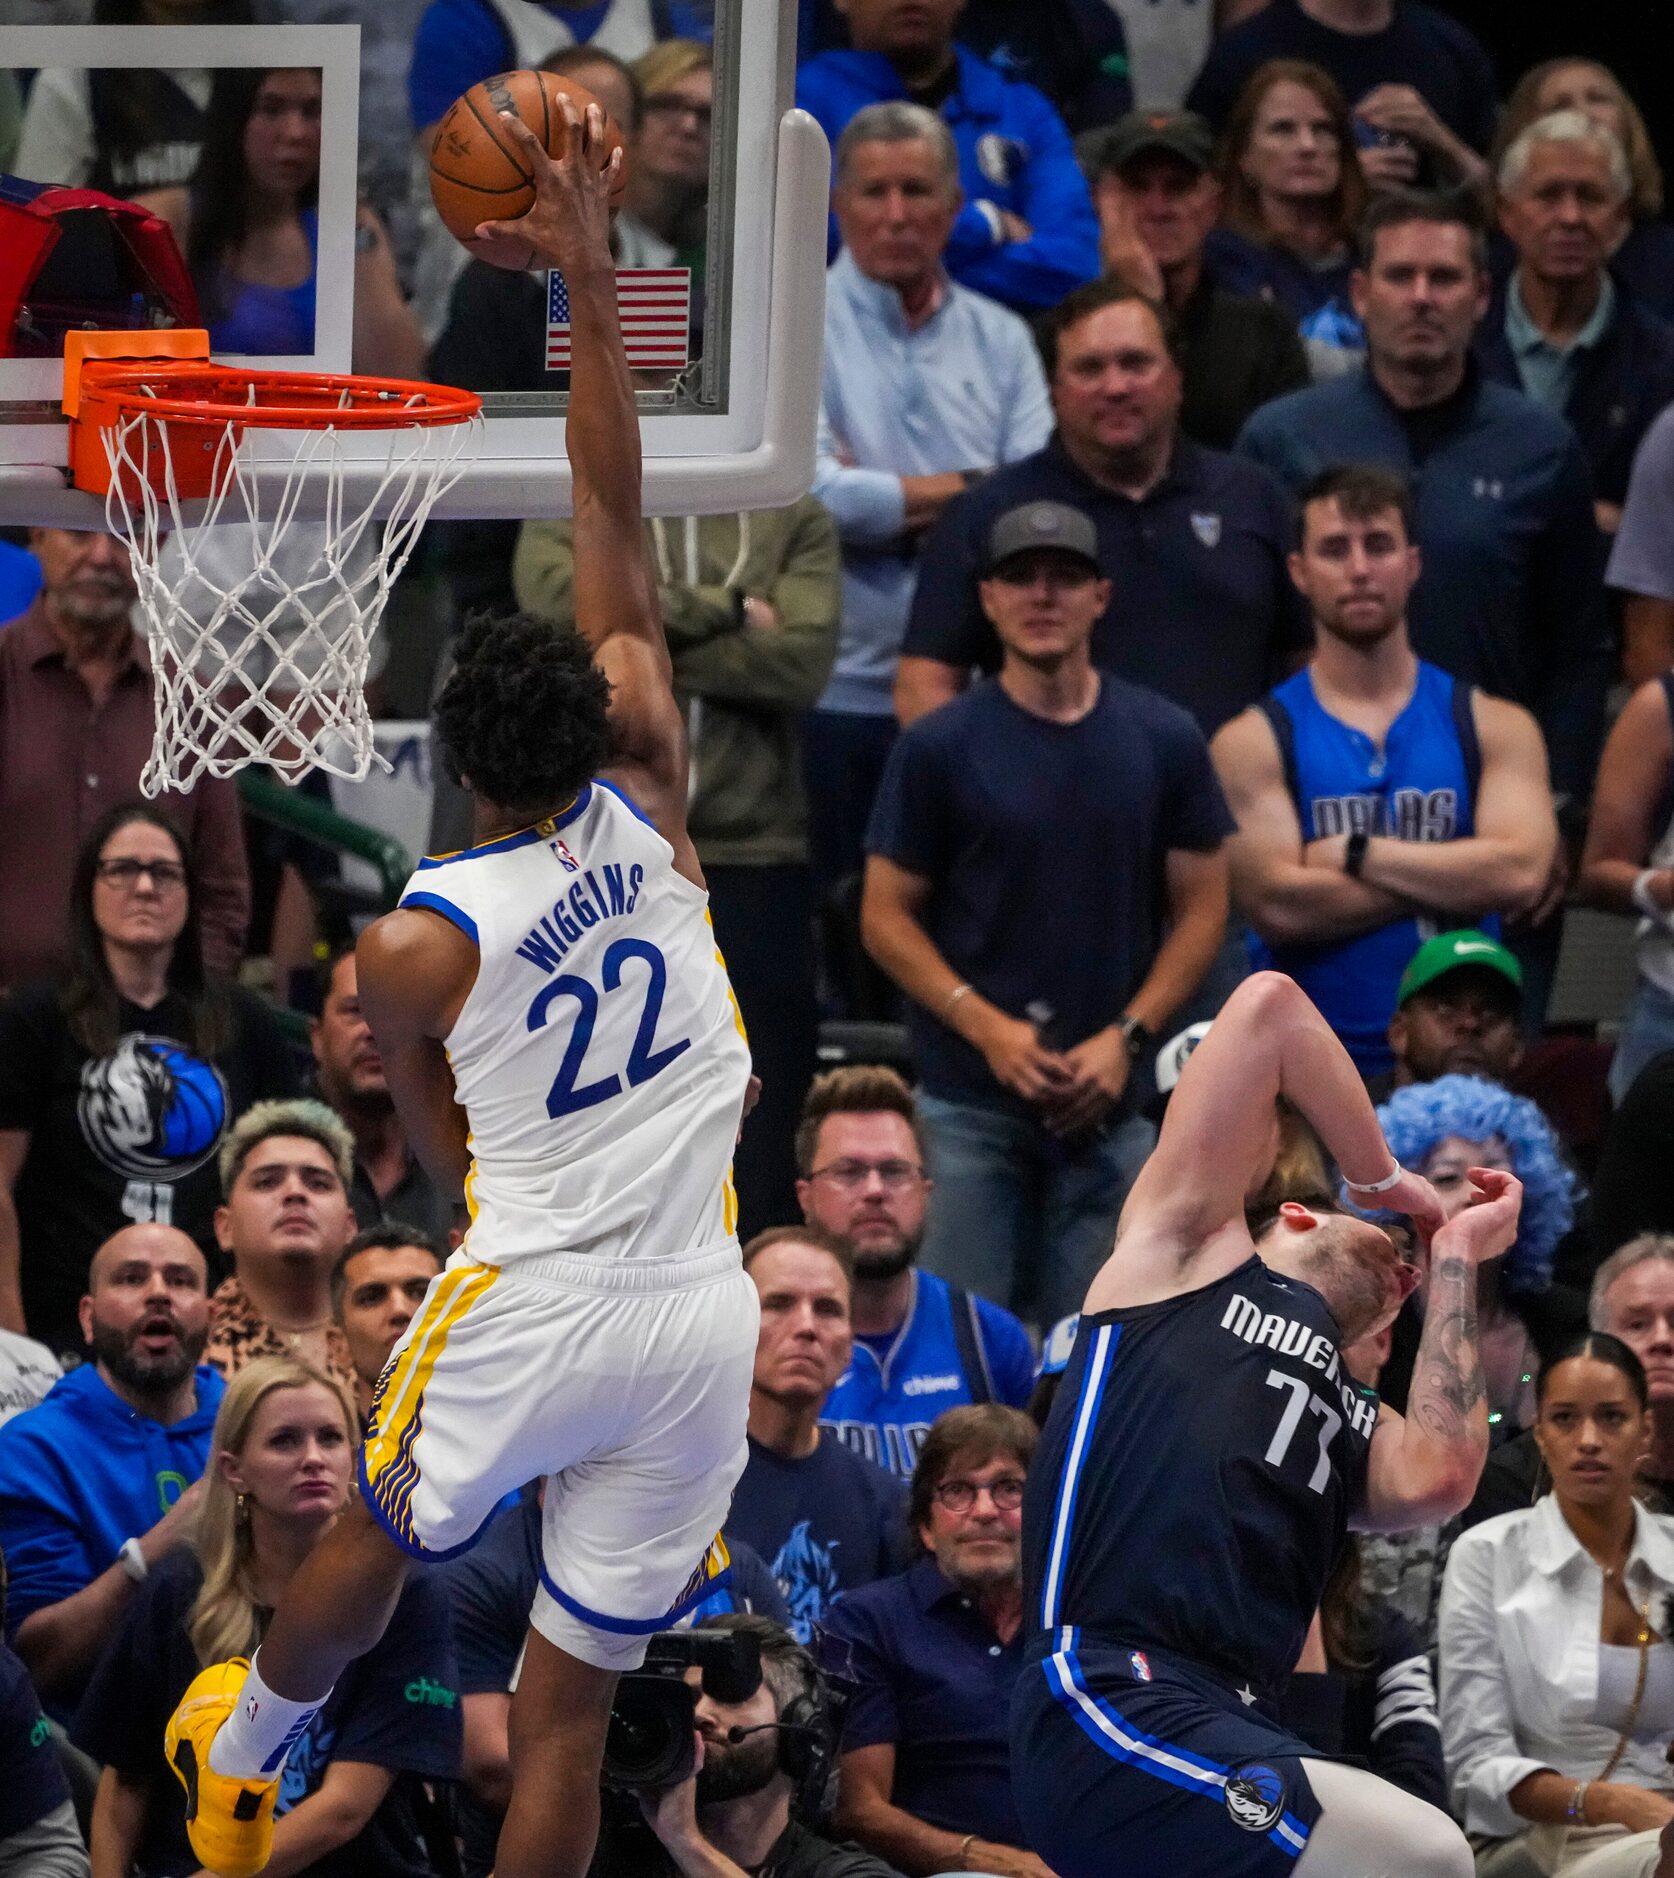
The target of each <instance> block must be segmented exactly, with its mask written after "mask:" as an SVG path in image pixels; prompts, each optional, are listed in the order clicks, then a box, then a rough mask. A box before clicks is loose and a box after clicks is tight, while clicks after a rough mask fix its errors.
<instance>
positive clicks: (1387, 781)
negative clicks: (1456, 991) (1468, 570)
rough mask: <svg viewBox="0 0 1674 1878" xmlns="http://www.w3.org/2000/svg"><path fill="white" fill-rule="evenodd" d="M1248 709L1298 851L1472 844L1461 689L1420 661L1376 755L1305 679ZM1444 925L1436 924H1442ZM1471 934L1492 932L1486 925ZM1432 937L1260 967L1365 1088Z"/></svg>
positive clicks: (1407, 935)
mask: <svg viewBox="0 0 1674 1878" xmlns="http://www.w3.org/2000/svg"><path fill="white" fill-rule="evenodd" d="M1258 709H1260V710H1261V711H1262V712H1263V713H1264V714H1265V716H1266V717H1267V720H1268V722H1269V723H1270V724H1271V725H1272V727H1273V735H1274V737H1275V739H1276V740H1277V742H1278V745H1279V753H1280V755H1281V757H1282V758H1283V760H1284V770H1285V784H1286V787H1287V788H1288V789H1289V791H1290V796H1291V800H1292V801H1293V802H1294V803H1295V805H1296V814H1297V819H1298V820H1299V821H1300V823H1301V825H1302V839H1303V841H1304V842H1308V841H1318V840H1322V839H1324V838H1325V837H1326V836H1328V835H1354V834H1367V835H1387V836H1392V837H1393V838H1394V839H1395V840H1397V841H1462V840H1464V839H1465V838H1466V837H1467V836H1469V835H1473V834H1475V832H1476V794H1477V782H1478V779H1479V777H1480V775H1481V770H1482V758H1481V754H1480V751H1479V749H1478V745H1477V736H1476V720H1475V717H1474V715H1473V713H1472V708H1471V687H1470V686H1469V685H1464V684H1460V683H1459V682H1458V681H1457V680H1456V679H1454V678H1450V677H1449V676H1448V674H1447V673H1446V672H1444V671H1441V670H1439V669H1438V668H1437V667H1436V666H1434V665H1427V664H1425V663H1424V662H1423V661H1422V660H1421V661H1420V662H1419V667H1418V682H1417V683H1416V684H1415V685H1414V687H1413V693H1412V696H1411V698H1409V699H1408V701H1407V703H1406V705H1405V707H1404V708H1403V709H1402V711H1401V713H1400V715H1399V716H1398V717H1397V718H1396V719H1395V721H1394V723H1392V724H1391V725H1390V726H1389V733H1388V735H1387V736H1386V737H1385V738H1384V742H1383V747H1382V748H1381V749H1379V748H1378V746H1377V745H1376V744H1374V743H1373V742H1372V740H1371V738H1370V737H1368V736H1367V735H1366V733H1365V732H1364V731H1362V730H1356V729H1355V727H1354V726H1353V725H1352V724H1345V723H1344V722H1343V721H1342V719H1341V718H1338V717H1333V716H1332V714H1331V713H1330V712H1329V711H1327V710H1326V709H1325V707H1324V706H1323V705H1322V704H1321V703H1320V701H1319V698H1318V697H1317V695H1316V694H1315V692H1314V682H1313V677H1312V674H1311V673H1309V672H1308V671H1306V670H1304V671H1300V672H1298V673H1297V674H1296V676H1295V677H1294V678H1289V679H1287V680H1286V681H1285V682H1284V684H1282V685H1280V686H1279V687H1278V689H1277V690H1276V691H1274V692H1273V693H1272V694H1271V696H1269V697H1267V698H1265V699H1264V700H1263V701H1262V703H1261V704H1260V706H1258ZM1454 918H1455V916H1454V915H1453V914H1451V913H1450V914H1448V915H1447V919H1448V921H1449V922H1450V923H1452V922H1453V921H1454ZM1481 925H1482V928H1483V930H1484V931H1485V932H1489V933H1497V932H1498V931H1499V921H1498V920H1497V919H1496V918H1495V917H1494V916H1493V915H1492V914H1489V915H1487V916H1485V918H1484V919H1483V920H1482V921H1481ZM1438 930H1440V929H1439V927H1438V925H1437V922H1436V920H1435V919H1432V918H1428V917H1424V916H1420V915H1408V916H1406V917H1403V918H1401V919H1396V920H1391V921H1390V922H1389V923H1388V924H1387V925H1384V926H1374V927H1373V928H1372V929H1371V930H1370V931H1369V932H1363V933H1357V934H1355V935H1354V936H1353V937H1352V938H1346V939H1332V940H1329V941H1327V942H1325V943H1323V944H1320V945H1286V946H1278V947H1275V948H1273V951H1272V954H1271V959H1272V963H1273V964H1274V965H1276V966H1277V967H1278V969H1279V970H1280V971H1282V972H1288V973H1289V974H1290V976H1291V977H1292V978H1294V979H1295V980H1296V982H1297V983H1298V984H1299V985H1300V986H1301V987H1302V989H1303V990H1304V991H1305V992H1307V994H1308V996H1309V997H1310V998H1312V999H1313V1001H1314V1003H1315V1004H1316V1005H1317V1006H1318V1007H1319V1011H1320V1015H1321V1016H1322V1017H1323V1018H1324V1019H1325V1021H1326V1022H1327V1023H1328V1024H1329V1025H1330V1026H1331V1028H1332V1029H1333V1030H1334V1031H1335V1032H1336V1033H1337V1035H1338V1036H1339V1037H1341V1038H1342V1040H1343V1044H1344V1047H1345V1048H1346V1049H1347V1050H1348V1053H1349V1055H1350V1056H1352V1057H1353V1058H1354V1062H1355V1067H1356V1068H1357V1069H1358V1070H1359V1071H1360V1072H1361V1074H1362V1075H1366V1076H1377V1075H1381V1074H1382V1073H1383V1072H1384V1071H1385V1070H1387V1069H1388V1068H1389V1067H1390V1064H1391V1063H1392V1062H1393V1060H1394V1059H1393V1056H1392V1055H1391V1052H1390V1048H1389V1038H1388V1035H1387V1032H1388V1029H1389V1019H1390V1015H1391V1013H1392V1012H1393V1011H1394V1009H1395V990H1396V986H1397V985H1398V984H1399V983H1400V978H1401V974H1402V972H1404V971H1405V970H1406V968H1407V965H1408V963H1409V962H1410V960H1411V958H1412V955H1413V954H1414V953H1415V952H1416V951H1417V950H1418V948H1419V947H1420V946H1421V945H1422V944H1423V943H1424V941H1425V940H1426V939H1430V938H1433V937H1434V936H1435V934H1436V932H1437V931H1438ZM1261 962H1263V963H1265V962H1266V961H1261Z"/></svg>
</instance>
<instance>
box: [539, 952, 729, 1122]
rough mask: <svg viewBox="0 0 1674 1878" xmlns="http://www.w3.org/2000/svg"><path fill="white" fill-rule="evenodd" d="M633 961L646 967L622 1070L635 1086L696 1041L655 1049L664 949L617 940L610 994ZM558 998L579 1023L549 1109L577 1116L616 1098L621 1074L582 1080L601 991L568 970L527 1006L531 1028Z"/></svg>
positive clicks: (607, 967)
mask: <svg viewBox="0 0 1674 1878" xmlns="http://www.w3.org/2000/svg"><path fill="white" fill-rule="evenodd" d="M630 959H639V960H642V961H643V962H644V964H645V967H646V977H645V1002H644V1004H643V1005H642V1006H641V1007H640V1013H639V1028H638V1029H637V1030H636V1031H635V1032H634V1041H633V1048H632V1049H631V1050H629V1052H628V1061H627V1064H626V1066H625V1069H624V1072H623V1073H624V1074H625V1075H626V1077H627V1079H628V1082H627V1086H628V1087H629V1088H630V1089H637V1088H638V1087H639V1085H640V1084H641V1083H643V1082H649V1081H650V1080H651V1078H652V1077H653V1076H657V1075H660V1074H661V1073H662V1072H663V1071H664V1070H665V1069H667V1068H668V1066H669V1064H670V1063H672V1062H673V1061H674V1059H675V1058H676V1057H677V1056H679V1055H680V1054H681V1052H682V1051H685V1050H689V1049H690V1048H691V1043H692V1040H691V1038H690V1037H682V1038H681V1039H680V1041H679V1042H678V1043H671V1044H669V1045H667V1046H666V1047H665V1048H663V1049H661V1050H658V1049H654V1048H653V1047H652V1046H653V1045H654V1043H655V1041H656V1036H657V1019H658V1018H659V1017H660V1016H661V1015H662V1010H663V993H664V992H665V991H666V990H667V988H668V966H667V965H666V964H665V963H664V960H663V955H662V953H661V952H660V951H658V949H657V948H656V947H655V946H654V945H652V944H650V943H649V942H648V941H647V940H644V939H618V940H616V941H615V943H614V944H612V945H611V946H609V947H608V948H607V949H606V952H605V955H604V969H603V972H602V974H601V975H602V977H603V980H604V988H605V993H606V995H607V996H608V995H609V994H610V993H611V992H613V991H617V990H619V989H620V988H621V985H622V968H623V967H624V966H625V965H626V964H627V963H628V961H629V960H630ZM555 998H573V999H574V1000H575V1004H576V1014H575V1026H574V1028H573V1029H572V1030H571V1031H570V1040H569V1043H568V1044H567V1045H566V1046H565V1048H564V1060H563V1061H562V1062H561V1063H560V1064H559V1065H558V1074H557V1076H556V1077H554V1079H553V1083H552V1088H551V1089H550V1090H549V1091H548V1093H547V1098H546V1112H547V1114H548V1115H550V1116H551V1117H552V1119H553V1120H554V1121H556V1120H557V1119H558V1117H559V1116H560V1115H574V1114H575V1113H577V1111H578V1110H581V1109H590V1108H592V1107H593V1105H594V1104H595V1103H598V1102H608V1101H609V1100H610V1098H611V1097H612V1096H615V1095H620V1094H621V1093H622V1077H621V1076H618V1075H615V1074H611V1075H609V1076H601V1077H599V1078H598V1080H597V1081H595V1082H589V1083H583V1082H581V1080H580V1078H581V1062H582V1058H583V1057H585V1056H586V1054H587V1046H588V1044H590V1043H591V1042H592V1041H593V1026H594V1025H595V1024H596V1023H597V1022H598V1019H599V1004H600V998H599V994H598V992H597V991H595V990H594V989H593V986H592V985H591V984H590V983H589V982H588V980H587V979H585V978H577V977H575V976H574V975H573V974H571V973H567V972H566V973H565V974H564V975H563V977H561V978H554V979H553V981H552V983H551V984H549V985H545V986H543V987H542V989H541V993H540V996H539V997H537V998H536V999H535V1001H534V1003H533V1004H531V1005H530V1006H529V1028H530V1030H532V1031H533V1030H539V1029H540V1027H541V1026H542V1025H543V1024H544V1023H545V1022H546V1015H547V1012H548V1011H549V1010H550V1009H551V1007H552V1002H553V1000H554V999H555Z"/></svg>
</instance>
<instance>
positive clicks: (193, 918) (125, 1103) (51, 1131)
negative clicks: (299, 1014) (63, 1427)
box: [0, 802, 301, 1357]
mask: <svg viewBox="0 0 1674 1878" xmlns="http://www.w3.org/2000/svg"><path fill="white" fill-rule="evenodd" d="M67 911H68V929H69V963H68V965H67V967H66V968H65V970H64V971H63V973H62V974H61V975H60V977H59V978H57V979H56V980H47V981H42V982H39V983H36V984H32V985H22V986H19V987H18V989H17V990H16V991H14V992H13V993H12V994H11V996H10V997H9V998H7V999H6V1000H5V1002H4V1003H3V1004H0V1063H3V1064H4V1065H5V1070H6V1073H5V1075H4V1076H3V1077H0V1325H3V1326H4V1327H5V1328H6V1329H9V1330H25V1329H26V1330H27V1331H28V1333H29V1334H30V1335H31V1336H34V1337H38V1338H40V1339H41V1340H42V1341H43V1342H45V1343H46V1344H48V1345H49V1346H50V1347H51V1348H52V1349H53V1350H54V1351H56V1352H58V1353H59V1354H61V1355H62V1354H65V1353H71V1354H74V1355H75V1356H77V1357H79V1356H80V1355H81V1354H82V1349H83V1345H82V1336H81V1327H80V1322H79V1317H78V1306H79V1301H80V1299H81V1295H82V1293H83V1291H84V1290H85V1289H86V1279H87V1269H88V1266H89V1264H90V1262H91V1260H92V1257H93V1254H94V1252H95V1251H97V1249H98V1248H99V1246H100V1245H102V1244H103V1242H104V1241H105V1240H106V1239H108V1238H109V1237H110V1235H111V1234H112V1233H114V1232H116V1231H118V1230H119V1229H120V1228H121V1227H123V1226H126V1225H128V1224H130V1223H131V1222H133V1221H136V1220H157V1221H160V1222H161V1223H163V1224H165V1225H173V1226H178V1227H180V1228H182V1230H184V1231H186V1232H189V1233H190V1234H191V1235H192V1236H193V1238H195V1239H196V1240H197V1241H198V1243H199V1245H201V1246H202V1247H203V1250H204V1254H205V1256H206V1257H207V1258H208V1259H209V1260H210V1268H211V1271H212V1273H213V1272H215V1271H216V1270H217V1269H218V1267H219V1263H220V1254H219V1252H218V1250H217V1249H216V1244H215V1237H214V1232H213V1217H214V1212H215V1208H216V1205H217V1204H218V1202H219V1200H220V1197H221V1194H220V1186H219V1182H218V1179H217V1175H216V1168H215V1151H216V1149H217V1148H218V1147H219V1145H220V1142H221V1137H222V1135H223V1134H224V1133H225V1131H226V1130H227V1129H228V1128H229V1127H230V1126H231V1125H232V1123H233V1121H234V1120H235V1119H236V1118H237V1117H238V1116H239V1115H240V1114H242V1113H243V1111H244V1110H245V1109H246V1108H248V1107H249V1106H250V1104H251V1103H252V1102H256V1101H260V1100H261V1099H262V1098H263V1097H266V1096H288V1095H296V1094H298V1093H299V1092H300V1086H301V1085H300V1079H299V1077H298V1074H297V1066H296V1062H295V1059H294V1058H293V1056H292V1054H291V1050H290V1046H289V1045H288V1044H287V1043H286V1041H285V1037H284V1033H283V1032H282V1031H281V1029H280V1028H279V1025H278V1022H277V1020H276V1019H275V1018H274V1016H273V1013H272V1012H271V1010H270V1009H269V1008H268V1006H267V1005H266V1004H265V1003H264V1002H263V1001H262V1000H261V999H260V998H258V997H257V996H256V995H255V994H254V993H253V992H250V991H246V990H245V989H243V987H241V986H239V985H236V984H234V983H232V982H230V981H229V980H226V979H222V978H219V977H217V976H216V975H215V974H213V973H210V972H207V971H206V970H205V968H204V964H203V953H202V950H201V945H200V934H199V920H198V904H197V883H196V880H195V877H194V874H193V868H192V853H191V849H190V847H189V845H188V843H187V840H186V837H185V835H183V834H182V833H181V831H180V829H179V828H178V827H177V826H176V824H175V823H174V822H173V821H172V820H171V819H170V817H169V816H168V815H167V814H166V813H165V812H164V811H163V810H161V809H156V808H151V807H149V806H147V805H146V804H144V803H139V802H134V803H126V804H122V805H119V806H118V807H116V808H114V809H112V810H110V811H109V812H108V813H106V814H105V815H104V816H102V817H101V818H100V820H99V821H97V822H96V823H95V824H94V825H93V827H92V829H91V830H90V831H89V833H88V836H87V839H86V840H85V841H84V842H83V844H82V847H81V851H80V853H79V855H78V856H77V860H76V869H75V876H74V880H73V884H72V886H71V890H70V905H69V907H68V909H67Z"/></svg>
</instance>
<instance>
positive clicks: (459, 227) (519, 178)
mask: <svg viewBox="0 0 1674 1878" xmlns="http://www.w3.org/2000/svg"><path fill="white" fill-rule="evenodd" d="M563 97H568V98H569V99H570V100H571V101H572V102H573V103H574V106H575V109H576V112H577V114H578V115H579V116H581V117H583V118H585V117H586V115H587V107H588V106H589V105H590V104H598V105H599V110H600V111H601V113H603V114H604V120H605V134H604V137H603V139H602V140H601V141H600V144H599V148H598V163H599V168H600V169H601V170H603V169H605V168H606V167H607V166H608V165H609V163H610V159H611V157H612V156H613V155H614V154H615V153H616V152H617V151H618V150H620V149H621V148H622V131H621V127H620V126H619V125H618V124H617V122H616V120H615V119H614V118H613V117H611V116H610V114H609V113H608V112H606V111H605V109H604V106H603V105H602V104H599V101H598V99H597V98H595V97H594V96H593V94H592V92H590V91H589V90H588V89H587V87H586V86H585V85H578V84H576V82H575V81H574V79H570V78H562V77H560V76H559V75H558V74H557V73H556V72H501V73H500V74H499V75H498V76H497V77H494V78H485V79H484V80H483V81H482V83H481V84H480V85H473V86H472V87H471V89H470V90H469V91H468V92H466V94H465V95H464V97H463V98H459V99H457V100H456V101H455V102H454V103H453V104H452V105H451V106H450V107H449V109H448V113H447V116H446V117H444V118H443V119H442V121H441V123H440V124H439V125H437V127H436V142H435V144H434V145H433V146H432V148H431V151H430V194H431V197H432V198H433V200H434V201H435V204H436V212H437V214H439V215H440V216H441V218H442V220H443V222H444V223H445V224H446V226H447V230H448V233H449V234H450V235H452V236H453V237H454V239H455V240H456V241H460V242H463V243H464V245H465V246H466V247H467V248H469V249H470V250H471V252H472V253H473V254H475V255H476V256H478V257H479V259H481V260H484V261H490V262H492V263H493V264H494V265H495V266H496V267H505V268H512V269H520V268H527V267H533V266H534V265H535V263H536V260H537V258H538V257H537V256H536V254H535V251H534V249H533V248H532V247H526V248H525V249H524V250H523V252H522V254H521V256H520V254H519V251H518V250H517V249H516V248H515V247H513V246H511V245H509V244H508V243H507V242H506V241H505V240H504V239H501V240H498V241H496V242H494V243H493V244H492V246H491V245H490V244H489V243H487V242H482V241H478V240H477V239H476V232H477V227H478V225H479V224H480V223H482V222H509V221H515V220H516V219H517V217H518V216H520V215H527V214H528V213H529V211H530V209H531V208H533V207H534V203H535V181H534V176H533V174H532V173H531V171H530V168H529V162H528V158H527V157H526V156H525V155H524V153H523V151H522V150H520V149H519V148H518V145H517V138H516V134H515V133H514V132H513V130H512V128H511V126H510V125H509V124H508V123H506V121H505V119H506V118H507V117H508V116H509V117H519V118H521V119H522V120H523V122H524V123H525V124H527V125H528V127H529V129H530V130H531V131H533V133H534V134H535V136H537V137H538V138H539V139H540V140H541V143H542V144H543V145H544V146H545V148H546V153H547V155H548V156H550V157H561V156H563V154H564V151H565V147H566V145H567V142H568V138H569V125H568V123H567V121H566V119H565V116H564V111H563V107H562V105H561V104H560V103H559V99H560V98H563ZM626 187H627V168H626V157H625V156H624V160H623V164H622V166H621V167H620V168H619V169H618V170H617V173H616V181H615V183H614V185H613V187H612V189H611V192H610V206H611V209H612V210H613V211H614V210H616V209H619V208H620V207H621V206H622V194H623V191H624V190H625V188H626Z"/></svg>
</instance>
